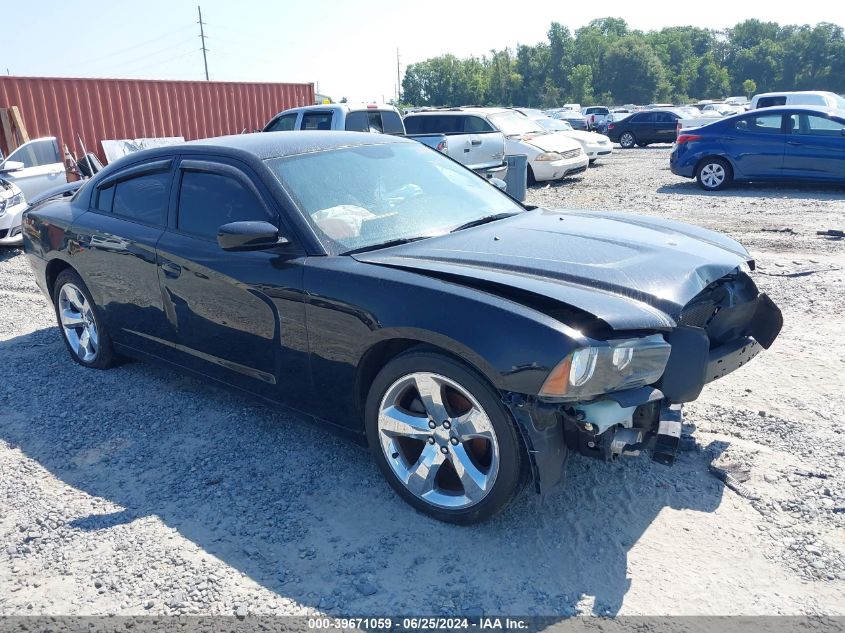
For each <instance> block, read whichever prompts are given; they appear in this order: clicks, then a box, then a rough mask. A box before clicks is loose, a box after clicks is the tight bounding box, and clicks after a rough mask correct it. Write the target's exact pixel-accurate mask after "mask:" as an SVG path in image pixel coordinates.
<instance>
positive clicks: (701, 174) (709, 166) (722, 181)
mask: <svg viewBox="0 0 845 633" xmlns="http://www.w3.org/2000/svg"><path fill="white" fill-rule="evenodd" d="M695 179H696V181H698V185H699V186H700V187H701V188H702V189H704V190H705V191H719V190H720V189H724V188H725V187H727V186H728V185H729V184H730V183H731V180H733V172H732V171H731V166H730V164H728V161H726V160H724V159H722V158H715V157H713V158H706V159H704V160H703V161H702V162H701V164H700V165H699V166H698V170H697V171H696V174H695Z"/></svg>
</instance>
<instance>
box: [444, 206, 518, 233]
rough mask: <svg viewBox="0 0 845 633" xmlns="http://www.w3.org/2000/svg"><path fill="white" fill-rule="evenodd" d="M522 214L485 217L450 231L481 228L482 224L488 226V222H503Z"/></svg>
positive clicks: (508, 213) (499, 214)
mask: <svg viewBox="0 0 845 633" xmlns="http://www.w3.org/2000/svg"><path fill="white" fill-rule="evenodd" d="M517 213H520V212H519V211H513V212H510V211H509V212H507V213H496V214H494V215H485V216H484V217H483V218H478V219H477V220H472V221H470V222H466V223H465V224H461V225H460V226H456V227H455V228H454V229H452V230H451V231H449V232H450V233H455V232H456V231H463V230H464V229H469V228H472V227H473V226H480V225H482V224H487V223H488V222H495V221H496V220H503V219H504V218H509V217H511V216H512V215H516V214H517Z"/></svg>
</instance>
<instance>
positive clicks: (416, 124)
mask: <svg viewBox="0 0 845 633" xmlns="http://www.w3.org/2000/svg"><path fill="white" fill-rule="evenodd" d="M350 116H351V115H350ZM424 122H425V117H424V116H409V117H405V131H406V132H407V133H408V134H423V131H422V130H423V125H424ZM346 129H347V130H348V129H349V119H348V118H347V119H346Z"/></svg>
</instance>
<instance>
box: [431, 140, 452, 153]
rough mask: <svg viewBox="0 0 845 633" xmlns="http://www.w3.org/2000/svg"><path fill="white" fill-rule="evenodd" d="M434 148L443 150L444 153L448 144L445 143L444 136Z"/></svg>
mask: <svg viewBox="0 0 845 633" xmlns="http://www.w3.org/2000/svg"><path fill="white" fill-rule="evenodd" d="M434 149H436V150H437V151H438V152H443V153H444V154H445V153H446V151H447V150H448V149H449V144H448V143H446V139H445V138H444V139H443V140H442V141H440V142H439V143H438V144H437V147H435V148H434Z"/></svg>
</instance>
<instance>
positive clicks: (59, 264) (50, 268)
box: [45, 259, 73, 297]
mask: <svg viewBox="0 0 845 633" xmlns="http://www.w3.org/2000/svg"><path fill="white" fill-rule="evenodd" d="M68 268H70V269H71V270H73V266H71V265H70V264H68V263H67V262H66V261H63V260H61V259H54V260H53V261H51V262H50V263H49V264H47V271H46V273H45V276H46V277H47V290H48V292H49V293H50V297H52V296H53V286H54V284H55V283H56V278H57V277H58V276H59V273H61V272H62V271H63V270H66V269H68Z"/></svg>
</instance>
